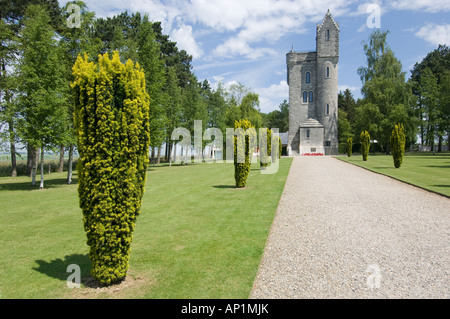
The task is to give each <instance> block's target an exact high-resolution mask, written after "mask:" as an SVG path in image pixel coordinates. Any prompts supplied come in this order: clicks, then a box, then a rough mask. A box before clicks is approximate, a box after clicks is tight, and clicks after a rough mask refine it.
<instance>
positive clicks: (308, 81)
mask: <svg viewBox="0 0 450 319" xmlns="http://www.w3.org/2000/svg"><path fill="white" fill-rule="evenodd" d="M306 83H311V73H309V72H306Z"/></svg>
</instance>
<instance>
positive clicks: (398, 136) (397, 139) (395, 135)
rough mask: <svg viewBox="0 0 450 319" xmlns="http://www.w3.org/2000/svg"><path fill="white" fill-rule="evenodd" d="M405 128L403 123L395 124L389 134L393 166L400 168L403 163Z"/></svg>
mask: <svg viewBox="0 0 450 319" xmlns="http://www.w3.org/2000/svg"><path fill="white" fill-rule="evenodd" d="M405 143H406V137H405V128H404V127H403V124H401V123H399V124H398V125H395V127H394V129H393V130H392V134H391V153H392V157H393V159H394V166H395V168H400V166H402V163H403V155H404V154H405Z"/></svg>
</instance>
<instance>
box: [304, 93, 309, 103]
mask: <svg viewBox="0 0 450 319" xmlns="http://www.w3.org/2000/svg"><path fill="white" fill-rule="evenodd" d="M307 102H308V92H306V91H305V92H303V103H307Z"/></svg>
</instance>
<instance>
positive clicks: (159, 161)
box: [156, 145, 161, 164]
mask: <svg viewBox="0 0 450 319" xmlns="http://www.w3.org/2000/svg"><path fill="white" fill-rule="evenodd" d="M159 163H161V145H160V146H159V147H158V155H157V156H156V164H159Z"/></svg>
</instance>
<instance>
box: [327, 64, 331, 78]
mask: <svg viewBox="0 0 450 319" xmlns="http://www.w3.org/2000/svg"><path fill="white" fill-rule="evenodd" d="M329 77H330V67H329V66H327V78H329Z"/></svg>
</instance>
